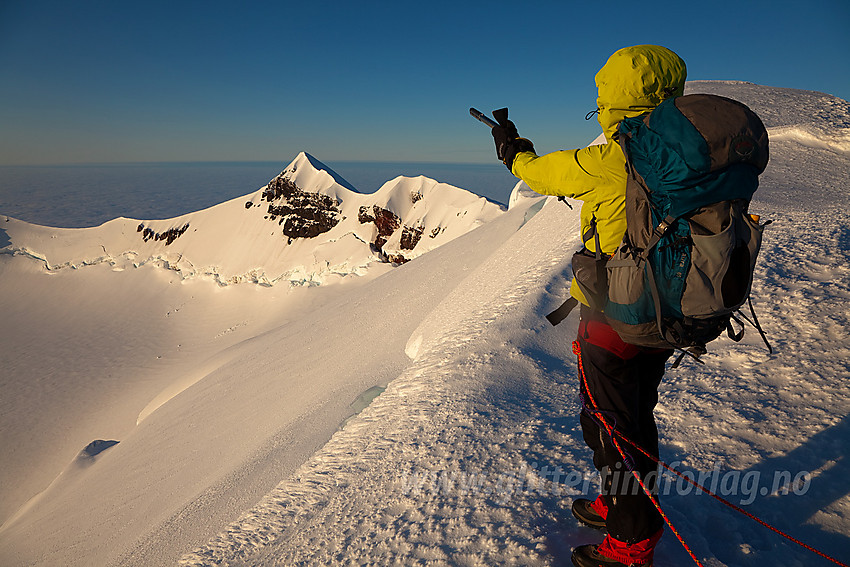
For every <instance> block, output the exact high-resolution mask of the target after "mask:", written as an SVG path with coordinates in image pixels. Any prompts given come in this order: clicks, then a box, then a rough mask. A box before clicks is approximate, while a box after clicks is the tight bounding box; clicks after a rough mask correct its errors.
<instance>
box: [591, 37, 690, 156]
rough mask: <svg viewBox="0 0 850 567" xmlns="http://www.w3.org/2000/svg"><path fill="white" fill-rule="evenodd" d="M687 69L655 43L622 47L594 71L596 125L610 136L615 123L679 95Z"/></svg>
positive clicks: (615, 125) (613, 130)
mask: <svg viewBox="0 0 850 567" xmlns="http://www.w3.org/2000/svg"><path fill="white" fill-rule="evenodd" d="M687 74H688V72H687V69H686V67H685V62H684V61H682V59H681V58H680V57H679V56H678V55H676V54H675V53H673V52H672V51H670V50H669V49H667V48H666V47H661V46H658V45H636V46H634V47H624V48H623V49H620V50H619V51H617V52H616V53H614V54H613V55H612V56H611V57H609V58H608V62H607V63H605V66H603V67H602V69H601V70H600V71H599V72H598V73H597V74H596V88H597V89H598V91H599V98H597V99H596V106H597V109H598V110H599V116H598V120H599V125H600V126H602V131H603V132H605V138H606V139H607V140H609V141H611V140H612V139H613V134H614V133H615V132H616V131H617V123H619V122H620V121H621V120H622V119H623V118H627V117H629V116H637V115H639V114H643V113H644V112H648V111H650V110H652V109H653V108H655V107H656V106H658V104H659V103H661V101H663V100H664V99H667V98H670V97H671V96H681V95H682V94H684V90H685V78H686V77H687Z"/></svg>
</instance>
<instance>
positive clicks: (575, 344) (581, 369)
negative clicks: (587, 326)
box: [573, 341, 850, 567]
mask: <svg viewBox="0 0 850 567" xmlns="http://www.w3.org/2000/svg"><path fill="white" fill-rule="evenodd" d="M573 353H575V354H576V356H578V367H579V372H580V373H581V379H582V382H583V383H584V389H585V391H586V392H587V395H588V397H589V398H590V403H591V404H592V405H593V409H596V410H598V408H597V406H596V402H595V401H594V400H593V394H591V393H590V389H589V388H588V387H587V377H586V376H585V375H584V365H583V364H582V360H581V345H579V342H578V341H575V342H573ZM599 417H600V419H601V420H602V423H603V425H604V426H605V429H607V430H608V435H609V436H610V437H611V440H612V441H613V442H614V446H615V447H617V451H619V453H620V456H621V457H622V458H623V462H625V461H626V455H625V452H624V451H623V449H622V448H621V447H620V444H619V443H618V442H617V439H616V437H620V438H621V439H622V440H623V441H625V442H626V443H628V444H629V445H631V446H632V447H634V448H635V449H637V450H638V451H640V452H641V453H643V454H644V455H646V456H647V457H649V458H650V459H652V461H654V462H655V463H656V464H659V465H661V466H662V467H664V468H665V469H667V470H668V471H670V472H672V473H674V474H675V475H676V476H678V477H679V478H683V479H685V480H686V481H688V482H689V483H691V484H692V485H694V486H695V487H697V488H698V489H700V490H702V491H703V492H705V493H706V494H708V495H709V496H711V497H713V498H715V499H716V500H717V501H719V502H721V503H722V504H725V505H726V506H728V507H730V508H732V509H733V510H735V511H736V512H740V513H741V514H743V515H744V516H747V517H748V518H750V519H751V520H754V521H756V522H758V523H759V524H761V525H762V526H764V527H766V528H768V529H769V530H771V531H773V532H775V533H777V534H779V535H781V536H782V537H784V538H786V539H788V540H789V541H793V542H794V543H796V544H797V545H799V546H800V547H803V548H805V549H808V550H809V551H811V552H812V553H814V554H816V555H819V556H821V557H823V558H824V559H828V560H830V561H832V562H833V563H835V564H836V565H841V567H850V566H848V565H847V564H846V563H842V562H841V561H839V560H838V559H835V558H834V557H830V556H829V555H827V554H826V553H824V552H822V551H820V550H817V549H815V548H814V547H812V546H811V545H808V544H806V543H803V542H802V541H800V540H798V539H796V538H794V537H792V536H790V535H788V534H787V533H785V532H783V531H782V530H780V529H779V528H776V527H774V526H772V525H770V524H768V523H767V522H765V521H764V520H762V519H761V518H759V517H757V516H755V515H753V514H751V513H749V512H747V511H746V510H744V509H743V508H741V507H740V506H736V505H735V504H733V503H731V502H729V501H728V500H726V499H725V498H723V497H722V496H719V495H718V494H716V493H714V492H712V491H711V490H709V489H708V488H706V487H705V486H703V485H701V484H699V483H698V482H696V481H695V480H693V479H692V478H688V477H687V476H686V475H684V474H682V473H680V472H679V471H677V470H676V469H674V468H673V467H671V466H670V465H668V464H667V463H665V462H664V461H662V460H661V459H659V458H658V457H656V456H655V455H653V454H651V453H649V452H648V451H647V450H646V449H644V448H643V447H641V446H640V445H638V444H637V443H635V442H634V441H632V440H631V439H629V438H628V437H627V436H626V435H624V434H623V433H622V432H621V431H618V430H615V429H614V428H613V427H611V426H610V425H608V423H607V422H606V421H605V417H604V416H603V415H602V414H601V413H600V414H599ZM614 433H616V437H615V435H614ZM631 472H632V474H633V475H634V477H635V478H636V479H637V481H638V482H639V483H640V486H641V488H643V491H644V492H645V493H646V495H647V496H649V499H650V500H651V501H652V504H653V505H654V506H655V508H656V509H657V510H658V512H659V513H660V514H661V517H662V518H664V521H665V522H667V525H668V526H670V530H671V531H672V532H673V533H674V534H676V537H677V538H679V541H680V542H681V543H682V546H684V548H685V550H686V551H687V552H688V554H689V555H690V556H691V559H693V560H694V561H695V562H696V564H697V565H700V567H702V563H700V562H699V560H698V559H697V558H696V556H694V554H693V552H692V551H691V549H690V548H689V547H688V545H687V544H686V543H685V541H684V540H683V539H682V537H681V536H680V535H679V532H678V531H676V528H674V527H673V524H671V523H670V520H669V519H668V518H667V515H666V514H664V512H663V511H662V510H661V506H660V505H659V504H658V501H657V499H656V498H655V497H653V496H652V495H651V494H650V493H649V491H648V490H647V489H646V487H645V486H644V484H643V482H642V481H641V479H640V477H639V476H638V474H637V473H636V472H635V471H631Z"/></svg>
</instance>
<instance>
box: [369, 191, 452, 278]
mask: <svg viewBox="0 0 850 567" xmlns="http://www.w3.org/2000/svg"><path fill="white" fill-rule="evenodd" d="M413 195H420V196H421V194H420V193H414V194H413ZM420 198H421V197H420ZM357 219H358V220H359V221H360V222H361V224H367V223H374V225H375V228H377V229H378V230H377V234H376V235H375V241H374V242H372V248H373V249H374V250H375V251H376V252H378V253H379V254H380V256H381V258H383V259H384V260H385V261H386V262H392V263H393V264H404V263H405V262H407V261H409V258H405V257H404V255H403V254H400V253H395V254H388V253H385V252H384V244H386V243H387V240H389V238H390V236H392V235H393V234H394V233H395V232H396V231H397V230H398V229H399V228H400V229H401V237H400V238H399V247H400V248H401V249H402V250H413V249H414V248H415V247H416V245H417V244H418V243H419V239H420V238H422V233H423V232H424V231H425V228H424V227H421V226H416V227H413V226H408V225H406V224H405V225H402V223H401V219H400V218H399V217H398V215H396V214H395V213H393V212H392V211H390V210H387V209H384V208H382V207H379V206H377V205H373V206H371V207H368V206H363V207H360V211H359V212H358V214H357ZM437 230H438V231H439V229H437ZM431 236H432V238H433V237H435V236H436V234H432V235H431Z"/></svg>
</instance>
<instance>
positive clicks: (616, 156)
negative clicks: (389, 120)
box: [511, 45, 687, 304]
mask: <svg viewBox="0 0 850 567" xmlns="http://www.w3.org/2000/svg"><path fill="white" fill-rule="evenodd" d="M686 75H687V70H686V68H685V62H684V61H682V59H681V58H679V56H678V55H676V54H675V53H673V52H672V51H670V50H669V49H667V48H664V47H660V46H656V45H638V46H635V47H626V48H624V49H620V50H619V51H617V52H616V53H614V54H613V55H612V56H611V57H610V58H609V59H608V62H607V63H606V64H605V66H603V67H602V69H601V70H600V71H599V73H597V74H596V87H597V89H598V92H599V97H598V98H597V99H596V105H597V110H598V111H599V114H598V116H597V119H598V120H599V125H600V126H601V127H602V131H603V132H604V133H605V139H606V140H607V142H606V143H605V144H602V145H598V146H589V147H586V148H582V149H577V150H563V151H558V152H552V153H550V154H546V155H543V156H538V155H537V154H535V153H534V152H521V153H518V154H517V155H516V157H515V158H514V162H513V167H512V169H511V171H512V173H513V174H514V175H515V176H517V177H519V178H520V179H522V180H523V181H525V183H526V184H527V185H528V186H529V187H531V189H533V190H534V191H536V192H537V193H542V194H543V195H563V196H566V197H571V198H574V199H579V200H581V201H584V203H583V205H582V207H581V234H585V233H586V232H587V231H588V229H589V227H590V224H591V219H593V218H594V217H595V218H596V222H597V230H598V231H599V244H600V246H601V248H602V252H604V253H606V254H611V253H613V252H614V251H615V250H616V249H617V247H618V246H619V245H620V242H621V241H622V239H623V234H624V233H625V231H626V209H625V194H626V160H625V157H624V156H623V152H622V150H621V149H620V146H619V144H618V143H617V141H616V132H617V125H618V124H619V122H620V121H621V120H623V118H626V117H629V116H637V115H639V114H644V113H646V112H649V111H650V110H652V109H653V108H655V107H656V106H657V105H658V104H659V103H661V101H663V100H664V99H667V98H669V97H671V96H681V95H682V94H683V93H684V87H685V77H686ZM587 247H588V248H589V249H590V250H593V251H595V250H596V245H595V243H594V242H593V240H590V241H589V242H588V243H587ZM570 293H571V295H572V296H573V297H575V298H576V299H578V300H579V301H581V302H582V303H585V304H587V300H585V298H584V296H583V295H582V293H581V291H579V289H578V286H577V285H576V283H575V281H573V284H572V288H571V290H570Z"/></svg>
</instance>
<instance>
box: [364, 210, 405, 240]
mask: <svg viewBox="0 0 850 567" xmlns="http://www.w3.org/2000/svg"><path fill="white" fill-rule="evenodd" d="M357 219H358V220H359V221H360V223H361V224H366V223H370V222H371V223H374V224H375V227H376V228H377V229H378V234H377V236H375V242H373V245H374V246H375V248H376V249H378V250H383V247H384V244H386V243H387V240H388V239H389V237H390V236H392V234H393V233H394V232H395V231H397V230H398V228H399V227H400V226H401V219H400V218H398V215H396V214H395V213H394V212H392V211H389V210H387V209H384V208H382V207H379V206H378V205H373V206H372V207H371V209H370V208H369V207H360V211H359V213H358V214H357Z"/></svg>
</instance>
